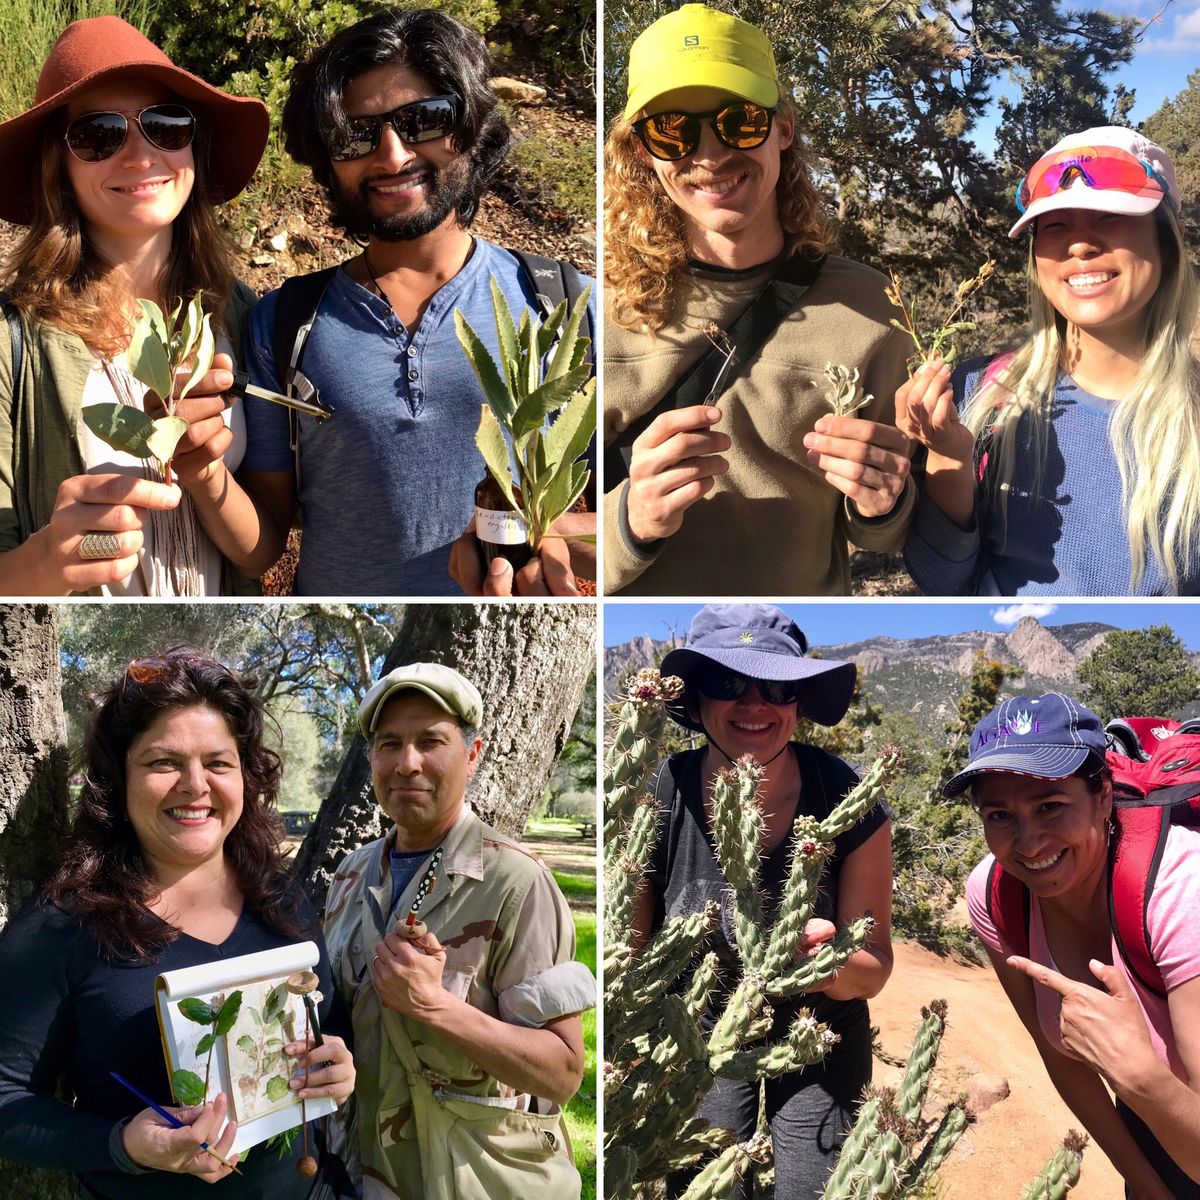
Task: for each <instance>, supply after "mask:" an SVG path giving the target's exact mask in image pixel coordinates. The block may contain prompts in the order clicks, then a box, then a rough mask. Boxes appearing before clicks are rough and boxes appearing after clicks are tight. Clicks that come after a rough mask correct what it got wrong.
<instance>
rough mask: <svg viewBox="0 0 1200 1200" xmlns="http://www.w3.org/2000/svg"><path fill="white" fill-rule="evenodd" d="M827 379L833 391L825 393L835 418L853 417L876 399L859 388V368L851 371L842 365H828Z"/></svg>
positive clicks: (826, 368) (826, 367) (826, 366)
mask: <svg viewBox="0 0 1200 1200" xmlns="http://www.w3.org/2000/svg"><path fill="white" fill-rule="evenodd" d="M825 378H826V379H828V380H829V382H830V383H831V384H832V385H833V390H832V391H828V392H826V393H825V399H826V400H827V401H828V402H829V407H830V408H832V409H833V415H834V416H835V417H848V416H851V415H852V414H853V413H856V412H858V410H859V409H860V408H862V407H863V406H864V405H867V404H870V403H871V401H872V400H874V399H875V397H874V396H871V395H868V394H866V393H864V392H863V390H862V388H861V387H860V386H859V383H858V368H857V367H855V368H854V370H853V371H851V370H850V368H849V367H845V366H843V365H842V364H841V363H837V364H836V365H835V364H834V363H826V364H825Z"/></svg>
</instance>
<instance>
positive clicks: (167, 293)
mask: <svg viewBox="0 0 1200 1200" xmlns="http://www.w3.org/2000/svg"><path fill="white" fill-rule="evenodd" d="M66 153H67V152H66V150H65V149H64V147H63V140H62V131H61V128H60V125H59V122H58V121H57V120H56V119H54V118H51V120H50V121H48V122H47V124H46V128H45V132H44V134H43V138H42V153H41V158H40V162H39V163H38V165H37V169H38V171H39V175H38V186H37V187H35V188H34V189H33V217H32V220H31V221H30V223H29V229H28V230H27V232H26V233H25V235H24V237H22V238H21V240H20V242H18V244H17V246H16V249H15V250H13V252H12V254H11V255H10V256H9V258H8V260H7V262H6V263H5V264H4V271H3V275H2V276H0V285H2V286H3V287H4V289H5V290H6V291H7V292H8V294H9V296H10V297H11V298H12V301H13V303H14V304H15V305H16V306H17V307H18V308H19V309H21V311H22V312H24V313H25V314H26V315H27V316H28V317H29V318H30V319H31V320H33V321H37V322H44V323H47V324H51V325H55V326H57V327H58V328H60V329H65V330H66V331H67V332H68V333H74V334H77V335H78V336H79V337H80V338H82V339H83V341H84V342H86V343H87V345H88V346H90V347H91V348H92V349H93V350H96V351H97V352H99V353H100V354H104V355H107V356H108V357H110V358H111V357H113V356H114V355H117V354H120V353H121V351H123V350H124V349H125V348H126V347H127V346H128V344H129V337H130V334H131V333H132V326H131V324H130V317H129V299H130V297H129V294H128V291H129V289H128V284H127V283H126V282H125V280H124V279H123V278H122V276H121V274H120V273H119V272H117V271H114V270H113V264H112V263H108V262H106V261H105V260H104V259H103V258H102V257H101V255H100V254H99V253H98V252H97V250H96V248H95V246H93V245H92V242H91V240H90V239H89V238H88V236H87V233H86V231H85V230H84V227H83V222H82V220H81V217H80V213H79V206H78V204H77V203H76V201H75V193H74V191H73V190H72V188H71V182H70V178H69V177H68V175H67V165H66ZM192 157H193V161H194V163H195V171H196V177H195V182H194V183H193V185H192V192H191V195H190V196H189V197H188V199H187V202H186V203H185V204H184V206H183V211H182V212H181V213H180V214H179V216H178V217H177V218H176V219H175V225H174V228H173V230H172V237H171V252H170V257H169V258H168V260H167V266H166V270H165V271H164V273H163V279H162V281H161V292H162V299H163V301H164V302H165V303H166V304H167V306H168V307H172V306H174V304H175V303H176V302H177V301H178V300H179V299H181V298H189V299H190V297H191V296H192V295H194V294H195V293H197V292H202V293H203V294H204V307H205V310H206V311H208V312H211V313H213V315H214V321H216V323H217V324H218V325H220V326H221V327H224V326H225V322H224V315H225V305H226V303H227V301H228V300H229V297H230V296H231V295H232V294H233V289H234V286H235V285H236V283H237V276H236V274H235V271H234V267H233V254H232V249H231V247H230V245H229V242H228V239H227V238H226V237H225V234H224V233H223V232H222V231H221V229H220V227H219V226H218V225H217V221H216V217H215V215H214V210H213V207H212V202H211V200H210V199H209V198H208V197H207V196H206V194H205V178H206V175H207V165H208V137H207V130H206V129H205V128H204V126H203V124H202V121H201V120H197V122H196V136H195V140H194V141H193V143H192Z"/></svg>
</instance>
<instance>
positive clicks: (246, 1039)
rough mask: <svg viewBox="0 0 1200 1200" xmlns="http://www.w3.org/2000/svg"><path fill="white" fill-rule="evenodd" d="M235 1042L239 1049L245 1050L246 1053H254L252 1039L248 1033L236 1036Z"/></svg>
mask: <svg viewBox="0 0 1200 1200" xmlns="http://www.w3.org/2000/svg"><path fill="white" fill-rule="evenodd" d="M237 1044H238V1049H239V1050H245V1052H246V1053H247V1054H253V1053H254V1039H253V1038H252V1037H251V1036H250V1035H249V1034H248V1033H244V1034H242V1036H241V1037H240V1038H238V1040H237Z"/></svg>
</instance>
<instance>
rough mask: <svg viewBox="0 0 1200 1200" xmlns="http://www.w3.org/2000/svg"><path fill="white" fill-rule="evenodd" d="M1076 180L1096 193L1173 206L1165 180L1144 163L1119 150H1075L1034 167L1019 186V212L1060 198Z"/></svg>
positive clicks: (1048, 159) (1092, 148)
mask: <svg viewBox="0 0 1200 1200" xmlns="http://www.w3.org/2000/svg"><path fill="white" fill-rule="evenodd" d="M1077 179H1082V180H1083V182H1084V183H1085V184H1086V185H1087V186H1088V187H1090V188H1095V189H1096V190H1097V191H1116V192H1127V193H1128V194H1129V195H1131V196H1165V197H1166V198H1167V203H1168V204H1169V203H1170V202H1171V195H1170V189H1169V188H1168V187H1167V183H1166V180H1165V179H1163V177H1162V176H1161V175H1160V174H1159V173H1158V172H1157V171H1156V170H1155V169H1154V168H1153V167H1152V166H1151V165H1150V164H1149V163H1148V162H1146V160H1145V159H1142V158H1136V157H1135V156H1134V155H1132V154H1130V153H1129V152H1128V151H1127V150H1121V149H1119V148H1118V147H1116V146H1102V147H1099V148H1097V147H1093V146H1075V147H1072V148H1071V149H1069V150H1063V151H1060V152H1059V153H1058V154H1047V155H1046V156H1045V157H1044V158H1040V159H1038V161H1037V162H1036V163H1034V165H1033V167H1032V169H1031V170H1030V172H1029V174H1028V175H1026V176H1025V178H1024V179H1022V180H1021V182H1020V183H1019V184H1018V185H1017V208H1018V209H1019V210H1020V211H1021V212H1024V211H1025V210H1026V209H1027V208H1028V207H1029V206H1030V205H1031V204H1032V203H1033V202H1034V201H1035V200H1044V199H1046V197H1048V196H1054V195H1057V194H1058V193H1059V192H1061V191H1062V190H1063V188H1066V187H1070V186H1071V185H1072V184H1073V183H1074V182H1075V181H1076V180H1077Z"/></svg>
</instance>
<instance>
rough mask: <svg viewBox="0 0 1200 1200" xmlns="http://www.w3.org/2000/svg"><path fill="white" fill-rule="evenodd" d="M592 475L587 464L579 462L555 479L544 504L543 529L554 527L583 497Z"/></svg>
mask: <svg viewBox="0 0 1200 1200" xmlns="http://www.w3.org/2000/svg"><path fill="white" fill-rule="evenodd" d="M590 474H591V472H590V471H589V470H588V465H587V463H585V462H577V463H572V464H571V466H570V468H569V469H566V470H563V471H561V472H560V473H559V474H558V475H556V476H555V477H554V482H553V484H552V486H551V487H550V488H549V489H547V494H546V496H545V498H544V500H543V502H542V522H543V526H542V527H543V529H548V528H549V527H550V526H551V525H553V524H554V522H555V521H557V520H558V518H559V517H561V516H562V515H563V513H565V512H568V511H569V510H570V508H571V505H573V504H574V503H575V501H576V500H578V499H579V497H580V496H581V495H583V489H584V488H585V487H587V481H588V476H589V475H590Z"/></svg>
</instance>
